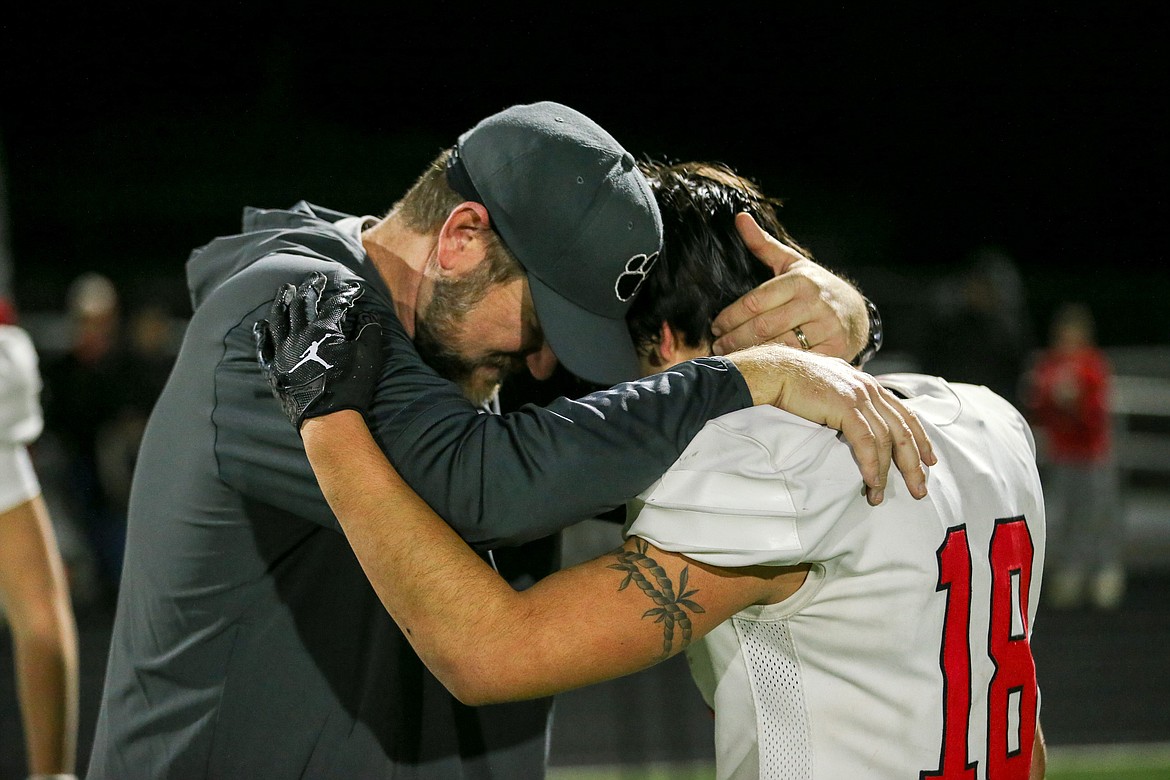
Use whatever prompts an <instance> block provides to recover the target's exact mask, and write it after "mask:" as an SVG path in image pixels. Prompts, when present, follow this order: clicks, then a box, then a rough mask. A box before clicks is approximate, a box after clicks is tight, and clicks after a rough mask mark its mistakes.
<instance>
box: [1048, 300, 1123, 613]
mask: <svg viewBox="0 0 1170 780" xmlns="http://www.w3.org/2000/svg"><path fill="white" fill-rule="evenodd" d="M1111 379H1112V371H1111V368H1110V365H1109V361H1108V360H1107V358H1106V356H1105V354H1104V353H1103V352H1102V351H1101V350H1100V349H1099V348H1098V347H1097V345H1096V342H1095V337H1094V328H1093V317H1092V313H1091V312H1090V310H1089V308H1088V307H1087V306H1085V305H1083V304H1077V303H1070V304H1065V305H1064V306H1062V307H1061V308H1060V309H1059V310H1058V311H1057V312H1056V314H1055V316H1054V317H1053V320H1052V325H1051V335H1050V343H1049V346H1048V348H1047V349H1045V350H1044V351H1043V352H1041V353H1040V355H1039V357H1038V359H1037V363H1036V365H1035V367H1034V368H1033V370H1032V372H1031V374H1030V375H1029V379H1028V381H1027V386H1028V394H1029V395H1028V412H1029V414H1030V416H1031V418H1032V421H1033V423H1034V424H1035V425H1036V426H1037V432H1038V434H1040V436H1041V442H1042V445H1043V452H1044V462H1043V463H1042V469H1043V470H1042V472H1041V473H1042V474H1043V476H1044V495H1045V498H1046V501H1047V503H1048V507H1047V513H1048V550H1049V552H1048V555H1049V557H1048V562H1047V564H1046V566H1045V568H1046V569H1047V570H1048V571H1050V572H1051V578H1049V576H1048V575H1047V574H1046V575H1045V579H1046V583H1045V584H1046V587H1047V590H1048V594H1047V595H1048V598H1049V602H1050V603H1051V604H1052V605H1053V606H1056V607H1061V608H1069V607H1074V606H1078V605H1080V604H1081V603H1083V602H1084V601H1085V600H1088V601H1090V602H1091V603H1092V604H1094V605H1095V606H1097V607H1099V608H1101V609H1113V608H1115V607H1117V606H1118V605H1119V604H1120V602H1121V600H1122V598H1123V596H1124V590H1125V571H1124V540H1125V534H1124V530H1125V528H1124V513H1123V511H1122V507H1121V505H1120V491H1119V490H1118V489H1117V469H1116V464H1115V462H1114V459H1113V448H1112V438H1111V421H1110V409H1109V394H1110V383H1111Z"/></svg>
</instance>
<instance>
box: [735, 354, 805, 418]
mask: <svg viewBox="0 0 1170 780" xmlns="http://www.w3.org/2000/svg"><path fill="white" fill-rule="evenodd" d="M790 351H791V347H786V346H784V345H782V344H759V345H757V346H754V347H748V348H747V349H741V350H739V351H738V352H733V353H731V354H730V355H728V356H727V360H728V361H729V362H731V363H732V365H734V366H735V367H736V369H738V370H739V374H740V376H741V377H742V378H743V381H744V384H745V385H747V389H748V392H749V393H750V394H751V397H752V405H753V406H760V405H761V404H775V403H776V400H777V399H778V398H779V397H780V394H781V392H782V391H783V389H784V380H785V379H786V377H787V372H786V371H785V368H786V366H785V360H784V357H785V355H786V354H788V353H789V352H790Z"/></svg>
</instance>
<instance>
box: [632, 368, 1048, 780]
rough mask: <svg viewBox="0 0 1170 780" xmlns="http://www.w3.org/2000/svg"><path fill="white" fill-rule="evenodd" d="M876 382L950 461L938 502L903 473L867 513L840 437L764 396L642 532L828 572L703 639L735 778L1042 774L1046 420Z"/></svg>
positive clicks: (991, 779)
mask: <svg viewBox="0 0 1170 780" xmlns="http://www.w3.org/2000/svg"><path fill="white" fill-rule="evenodd" d="M880 379H881V381H882V384H883V385H885V386H886V387H889V388H892V389H895V390H897V391H899V392H900V393H902V394H903V395H905V396H906V397H908V398H909V399H910V400H909V401H907V402H906V403H907V405H908V406H909V407H910V408H912V409H913V410H914V411H915V412H916V413H917V414H918V415H919V417H920V419H921V420H922V423H923V425H924V427H925V428H926V431H927V433H928V435H929V436H930V439H931V441H932V443H933V445H934V450H935V453H936V454H937V455H938V464H937V465H935V466H933V467H931V468H930V474H929V478H928V483H927V484H928V488H929V495H928V496H927V497H926V498H925V499H923V500H921V501H915V500H914V499H913V498H912V497H911V496H910V495H909V491H908V490H907V489H906V487H905V485H904V483H903V482H902V481H901V479H900V477H899V476H898V474H897V472H896V470H891V474H890V479H889V484H888V487H887V489H886V496H885V501H884V502H883V503H882V504H881V506H878V507H871V506H869V504H868V503H867V502H866V500H865V497H864V496H863V495H862V481H861V477H860V473H859V471H858V469H857V466H856V464H855V462H854V460H853V457H852V453H851V450H850V448H849V446H848V445H847V444H845V443H844V442H843V440H841V439H840V438H839V436H838V434H837V433H836V432H835V431H833V430H830V429H828V428H825V427H823V426H819V425H815V424H813V423H810V422H807V421H805V420H802V419H800V418H797V417H795V416H793V415H790V414H788V413H786V412H782V411H779V410H777V409H774V408H772V407H766V406H761V407H755V408H751V409H745V410H742V411H739V412H735V413H733V414H729V415H726V416H724V417H721V418H719V419H718V420H714V421H712V422H710V423H709V424H708V425H707V426H706V427H705V428H704V429H703V431H702V432H701V433H700V434H699V435H698V436H697V437H696V438H695V439H694V441H693V442H692V443H691V445H690V446H689V447H688V448H687V449H686V451H685V452H684V453H683V454H682V456H680V457H679V459H678V461H677V462H675V464H674V466H672V467H671V469H670V470H669V471H668V472H667V473H666V474H665V475H663V477H662V478H661V479H660V480H659V481H658V482H656V483H655V484H654V485H652V486H651V487H650V488H649V489H647V490H646V491H645V492H644V493H643V494H642V495H641V496H640V501H639V502H638V504H636V505H635V507H634V510H635V511H636V512H637V515H636V518H635V519H634V521H633V523H632V525H631V526H630V528H629V529H628V530H627V533H629V534H632V535H637V536H640V537H643V538H645V539H646V540H648V541H649V542H651V543H653V544H655V545H657V546H658V547H660V548H662V549H665V550H671V551H676V552H680V553H682V554H684V555H686V556H687V557H690V558H693V559H695V560H697V561H702V562H704V563H709V564H712V565H716V566H727V567H734V566H748V565H757V564H760V565H775V566H787V565H794V564H811V565H812V569H811V571H810V573H809V575H808V577H807V579H806V580H805V583H804V585H803V586H802V587H801V589H800V590H799V591H798V592H797V593H796V594H795V595H793V596H792V597H791V598H789V599H787V600H785V601H783V602H781V603H778V604H769V605H764V606H753V607H749V608H747V609H745V610H743V611H741V612H739V613H738V614H736V615H734V616H733V617H732V618H731V619H729V620H727V621H726V622H724V623H723V624H721V625H720V626H718V627H717V628H716V629H715V630H714V631H712V632H711V633H710V634H708V635H707V636H706V637H704V638H703V639H702V640H700V641H698V642H696V643H695V644H694V645H692V646H691V647H690V648H689V649H688V660H689V661H690V664H691V672H692V674H693V676H694V679H695V681H696V683H697V684H698V686H699V688H700V690H701V691H702V694H703V696H704V698H705V699H706V701H707V703H708V704H709V705H710V706H711V707H712V709H714V710H715V713H716V717H715V738H716V752H717V764H718V776H719V777H720V778H777V779H778V780H804V779H805V778H816V780H858V778H866V779H867V780H871V779H875V778H876V779H880V778H891V779H892V778H899V779H901V780H904V779H905V778H924V779H925V778H935V777H937V778H948V780H949V779H950V778H964V779H967V778H969V779H970V780H1016V779H1019V780H1026V778H1027V777H1028V764H1029V763H1030V755H1031V749H1032V740H1033V736H1034V733H1035V725H1036V720H1037V717H1038V714H1039V693H1038V690H1037V686H1036V675H1035V667H1034V664H1033V660H1032V654H1031V647H1030V645H1029V637H1030V633H1031V627H1032V626H1031V618H1032V616H1033V615H1035V610H1036V605H1037V603H1038V599H1039V595H1040V580H1041V571H1042V568H1043V561H1044V504H1043V500H1042V497H1041V489H1040V479H1039V476H1038V474H1037V470H1036V463H1035V444H1034V442H1033V440H1032V434H1031V431H1030V429H1029V427H1028V425H1027V423H1026V422H1025V421H1024V419H1023V418H1022V417H1021V415H1020V414H1019V413H1018V412H1017V411H1016V409H1015V408H1013V407H1012V406H1011V405H1010V404H1009V403H1008V402H1006V401H1005V400H1003V399H1002V398H1000V397H999V396H997V395H995V394H994V393H992V392H991V391H989V390H988V389H986V388H984V387H976V386H972V385H963V384H952V383H947V382H945V381H943V380H941V379H937V378H934V377H925V376H920V375H912V374H898V375H888V376H884V377H881V378H880ZM696 598H697V600H698V601H699V602H700V603H702V595H701V593H700V594H699V595H698V596H697V597H696ZM997 670H998V671H997Z"/></svg>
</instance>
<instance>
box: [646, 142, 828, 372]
mask: <svg viewBox="0 0 1170 780" xmlns="http://www.w3.org/2000/svg"><path fill="white" fill-rule="evenodd" d="M639 165H640V166H641V168H642V170H643V172H644V173H645V174H646V178H647V179H648V180H649V182H650V188H651V189H652V190H653V191H654V195H655V197H656V198H657V199H658V206H659V210H660V211H661V212H662V226H663V247H662V253H661V254H660V256H659V258H658V262H657V264H656V266H655V268H654V271H653V272H652V273H651V274H650V275H649V276H648V277H647V279H646V281H645V283H644V284H643V285H642V289H641V290H640V291H639V293H638V296H637V297H636V298H635V299H634V302H633V305H632V306H631V307H630V312H629V314H628V315H626V321H627V323H628V324H629V326H630V333H631V335H632V336H633V339H634V344H635V346H637V348H638V350H639V352H642V353H645V352H648V351H649V350H650V349H651V348H652V347H653V346H654V345H655V344H657V343H658V339H659V335H660V333H661V329H662V323H663V322H666V323H667V324H669V325H670V327H671V328H672V329H673V330H674V331H676V332H677V333H680V335H681V337H682V338H683V340H684V341H685V342H686V344H687V346H689V347H700V346H703V345H704V344H707V343H710V342H711V341H713V337H712V335H711V321H712V320H714V319H715V316H716V315H717V314H719V312H720V311H722V310H723V309H724V308H725V307H726V306H727V305H728V304H730V303H732V302H734V301H735V300H736V299H737V298H739V297H740V296H742V295H743V294H745V293H746V292H748V291H749V290H751V289H753V288H755V287H757V286H758V285H759V284H761V283H762V282H764V281H766V280H768V279H770V278H771V277H772V275H773V272H772V270H771V269H770V268H769V267H768V266H766V265H765V264H764V263H762V262H760V261H759V260H757V259H756V258H755V256H753V255H752V253H751V252H750V251H749V250H748V248H747V246H746V245H745V244H744V242H743V239H741V238H740V236H739V231H737V230H736V228H735V215H736V214H739V213H740V212H743V211H746V212H748V213H749V214H751V215H752V216H753V217H755V220H756V222H758V223H759V224H760V226H761V227H762V228H764V230H766V231H768V232H769V233H771V234H772V235H773V236H775V237H776V238H777V239H779V240H780V241H782V242H783V243H785V244H788V245H789V246H791V247H793V248H795V249H797V250H798V251H801V253H802V254H805V255H806V256H807V253H806V252H804V251H803V250H801V249H800V247H799V246H798V245H797V244H796V243H795V242H794V241H792V239H791V238H790V237H789V236H788V233H787V232H786V231H785V230H784V227H783V225H781V224H780V222H779V220H778V219H777V217H776V208H777V207H778V206H779V205H780V201H779V200H776V199H774V198H769V197H768V196H766V195H764V194H763V192H761V191H760V189H759V187H758V186H757V185H756V184H755V183H753V182H752V181H750V180H748V179H745V178H744V177H742V176H740V175H738V174H736V173H735V172H734V171H733V170H732V169H731V168H729V167H728V166H726V165H723V164H722V163H714V162H686V163H675V164H666V163H661V162H655V161H645V162H642V163H639Z"/></svg>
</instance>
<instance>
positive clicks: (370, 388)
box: [252, 272, 382, 431]
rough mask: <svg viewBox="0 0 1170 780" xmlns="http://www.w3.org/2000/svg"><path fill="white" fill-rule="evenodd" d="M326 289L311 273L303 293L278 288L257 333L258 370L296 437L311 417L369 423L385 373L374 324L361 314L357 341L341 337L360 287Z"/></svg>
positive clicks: (318, 276) (371, 318)
mask: <svg viewBox="0 0 1170 780" xmlns="http://www.w3.org/2000/svg"><path fill="white" fill-rule="evenodd" d="M325 283H326V278H325V274H322V273H318V272H313V273H312V274H310V275H309V276H308V277H306V278H305V280H304V281H303V282H301V284H300V286H299V287H294V286H293V285H291V284H286V285H283V286H281V287H280V289H279V290H277V292H276V299H275V300H273V301H272V307H271V308H270V309H269V310H268V319H266V320H260V321H259V322H257V323H256V324H255V325H254V326H253V327H252V333H253V335H255V337H256V358H257V360H259V361H260V370H261V371H263V372H264V378H265V379H267V380H268V384H269V386H270V387H271V388H272V394H273V395H274V396H276V398H277V399H278V400H279V401H280V405H281V408H282V409H284V413H285V415H286V416H287V417H288V419H289V420H290V421H292V424H293V425H294V426H296V428H297V430H298V431H299V430H300V428H301V423H303V422H304V421H305V420H306V419H307V418H309V417H319V416H321V415H325V414H329V413H330V412H337V411H340V410H342V409H354V410H357V411H359V412H361V413H362V414H363V415H364V414H365V413H366V410H367V409H368V408H369V406H370V402H371V401H372V400H373V396H374V387H375V385H376V383H377V379H378V375H379V373H380V371H381V368H382V326H381V325H380V324H379V323H378V320H377V317H374V316H373V315H371V314H366V313H363V314H361V315H360V316H359V317H358V318H357V335H356V336H355V337H354V338H353V339H352V340H347V339H346V337H345V333H343V332H342V325H343V324H344V323H345V319H346V313H347V312H348V311H349V310H350V308H352V307H353V304H354V301H356V300H357V299H358V298H360V297H361V294H362V287H361V285H359V284H353V283H348V282H342V283H341V284H340V285H339V289H338V291H337V292H336V293H333V294H332V295H329V296H324V293H325ZM323 296H324V297H323Z"/></svg>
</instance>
